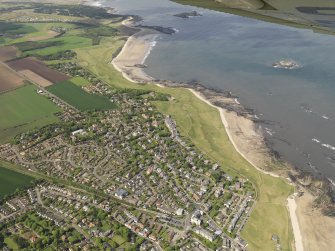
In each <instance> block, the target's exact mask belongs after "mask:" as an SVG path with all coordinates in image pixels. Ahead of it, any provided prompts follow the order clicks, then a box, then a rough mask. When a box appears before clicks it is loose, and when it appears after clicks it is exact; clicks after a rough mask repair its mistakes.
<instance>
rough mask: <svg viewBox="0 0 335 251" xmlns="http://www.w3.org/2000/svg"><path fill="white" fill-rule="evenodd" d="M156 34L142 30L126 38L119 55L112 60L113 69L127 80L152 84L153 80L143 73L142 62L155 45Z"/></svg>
mask: <svg viewBox="0 0 335 251" xmlns="http://www.w3.org/2000/svg"><path fill="white" fill-rule="evenodd" d="M158 34H159V33H158V32H155V31H153V30H147V29H142V30H141V31H140V32H138V33H136V34H135V35H133V36H131V37H129V38H128V40H127V43H126V44H125V45H124V47H123V48H122V50H121V52H120V53H119V55H118V56H117V57H116V58H114V60H112V64H113V66H114V68H115V69H117V70H118V71H119V72H121V73H122V74H123V77H125V78H126V79H127V80H129V81H131V82H135V83H147V82H152V81H153V80H154V78H152V77H150V76H148V75H147V74H146V73H145V72H144V71H143V67H145V65H144V61H145V59H146V58H147V56H148V55H149V53H150V51H151V49H152V47H153V46H154V44H155V39H156V37H157V36H158Z"/></svg>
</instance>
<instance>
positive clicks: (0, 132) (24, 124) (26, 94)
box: [0, 85, 60, 143]
mask: <svg viewBox="0 0 335 251" xmlns="http://www.w3.org/2000/svg"><path fill="white" fill-rule="evenodd" d="M36 90H37V89H36V87H35V86H33V85H26V86H23V87H21V88H18V89H16V90H13V91H10V92H6V93H3V94H1V95H0V114H1V120H0V143H5V142H8V141H10V140H11V139H12V138H13V137H14V136H15V135H17V134H19V133H22V132H24V131H27V130H29V129H33V128H36V127H42V126H44V125H47V124H50V123H54V122H56V121H58V118H57V117H56V116H55V115H54V114H55V113H57V112H59V111H60V109H59V108H58V107H57V106H56V105H55V104H53V103H52V102H51V101H49V100H48V99H47V98H46V97H44V96H42V95H39V94H37V92H36Z"/></svg>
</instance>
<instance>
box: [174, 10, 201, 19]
mask: <svg viewBox="0 0 335 251" xmlns="http://www.w3.org/2000/svg"><path fill="white" fill-rule="evenodd" d="M174 16H175V17H180V18H190V17H200V16H202V15H201V14H200V13H198V12H196V11H190V12H183V13H179V14H175V15H174Z"/></svg>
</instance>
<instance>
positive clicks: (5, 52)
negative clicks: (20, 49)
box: [0, 46, 17, 62]
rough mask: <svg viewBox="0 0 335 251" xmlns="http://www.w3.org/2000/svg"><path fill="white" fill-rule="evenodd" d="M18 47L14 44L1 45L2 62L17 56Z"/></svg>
mask: <svg viewBox="0 0 335 251" xmlns="http://www.w3.org/2000/svg"><path fill="white" fill-rule="evenodd" d="M16 54H17V49H16V48H15V47H14V46H2V47H0V62H5V61H8V60H11V59H14V58H16Z"/></svg>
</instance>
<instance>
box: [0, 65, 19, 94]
mask: <svg viewBox="0 0 335 251" xmlns="http://www.w3.org/2000/svg"><path fill="white" fill-rule="evenodd" d="M23 82H24V81H23V79H22V78H21V77H20V76H18V75H17V74H16V73H15V72H14V71H12V70H10V69H9V68H8V67H7V66H6V65H3V64H1V63H0V93H1V92H5V91H8V90H12V89H15V88H17V87H19V86H21V85H23Z"/></svg>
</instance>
